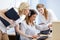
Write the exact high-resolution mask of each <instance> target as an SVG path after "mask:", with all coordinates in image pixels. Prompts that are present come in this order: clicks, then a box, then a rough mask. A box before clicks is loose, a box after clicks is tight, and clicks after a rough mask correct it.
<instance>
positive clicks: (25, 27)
mask: <svg viewBox="0 0 60 40" xmlns="http://www.w3.org/2000/svg"><path fill="white" fill-rule="evenodd" d="M36 16H37V12H36V11H35V10H33V9H31V10H30V13H29V15H28V16H27V17H26V19H25V20H24V21H23V22H22V23H21V25H20V26H21V30H22V32H24V34H25V35H20V38H21V40H32V38H33V39H34V38H38V37H39V35H38V34H39V33H40V26H37V25H36V24H35V23H34V20H35V18H36Z"/></svg>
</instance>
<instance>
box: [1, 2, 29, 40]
mask: <svg viewBox="0 0 60 40" xmlns="http://www.w3.org/2000/svg"><path fill="white" fill-rule="evenodd" d="M11 9H12V10H14V11H12V12H11V14H14V12H15V13H17V15H18V16H19V18H18V19H16V20H12V19H13V18H12V17H13V16H14V17H17V16H15V14H14V15H13V16H9V17H11V18H12V19H10V18H9V17H8V16H6V15H5V12H6V10H2V11H0V14H1V15H0V18H2V19H4V20H5V22H8V23H10V24H11V25H12V26H15V28H16V30H18V29H19V28H18V27H19V23H21V22H22V21H23V20H24V19H25V17H26V16H27V15H28V13H29V4H28V3H25V2H22V3H21V4H20V6H19V8H18V9H17V8H11ZM10 11H11V10H10ZM0 20H1V19H0ZM1 23H2V25H4V24H3V22H2V21H1ZM5 24H6V23H5ZM10 24H8V25H7V24H6V25H7V26H9V25H10ZM6 25H4V26H1V25H0V28H1V29H0V31H1V32H0V34H1V35H2V34H4V33H6V31H7V29H6V27H5V26H6ZM4 29H6V30H4ZM17 32H18V31H17ZM19 33H20V34H23V32H22V31H20V32H19ZM1 35H0V40H1V39H4V38H5V39H6V40H9V39H7V37H3V38H2V36H4V35H2V36H1ZM23 35H24V34H23ZM6 36H7V35H6ZM5 39H4V40H5Z"/></svg>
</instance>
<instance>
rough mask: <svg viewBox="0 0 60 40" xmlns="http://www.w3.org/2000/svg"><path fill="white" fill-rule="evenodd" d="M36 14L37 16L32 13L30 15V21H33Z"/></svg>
mask: <svg viewBox="0 0 60 40" xmlns="http://www.w3.org/2000/svg"><path fill="white" fill-rule="evenodd" d="M36 16H37V14H34V15H32V16H31V17H30V21H32V22H33V21H34V20H35V18H36Z"/></svg>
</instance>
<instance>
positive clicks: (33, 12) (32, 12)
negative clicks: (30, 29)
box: [26, 9, 37, 24]
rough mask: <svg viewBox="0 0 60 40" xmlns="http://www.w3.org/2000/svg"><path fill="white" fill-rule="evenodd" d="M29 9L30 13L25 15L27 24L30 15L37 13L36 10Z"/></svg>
mask: <svg viewBox="0 0 60 40" xmlns="http://www.w3.org/2000/svg"><path fill="white" fill-rule="evenodd" d="M29 11H30V13H29V15H28V16H27V17H26V23H27V24H28V21H29V19H30V17H31V16H32V15H34V14H37V12H36V11H35V10H33V9H30V10H29Z"/></svg>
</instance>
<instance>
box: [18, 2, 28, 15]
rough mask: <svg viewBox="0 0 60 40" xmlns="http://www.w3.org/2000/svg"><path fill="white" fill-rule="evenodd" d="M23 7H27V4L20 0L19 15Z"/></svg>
mask: <svg viewBox="0 0 60 40" xmlns="http://www.w3.org/2000/svg"><path fill="white" fill-rule="evenodd" d="M24 9H29V4H28V3H26V2H22V3H21V4H20V6H19V8H18V10H19V15H21V12H22V11H23V10H24Z"/></svg>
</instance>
